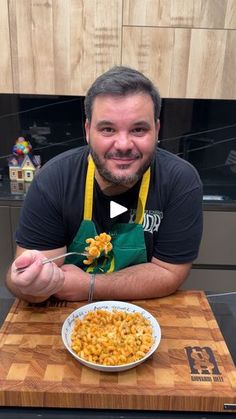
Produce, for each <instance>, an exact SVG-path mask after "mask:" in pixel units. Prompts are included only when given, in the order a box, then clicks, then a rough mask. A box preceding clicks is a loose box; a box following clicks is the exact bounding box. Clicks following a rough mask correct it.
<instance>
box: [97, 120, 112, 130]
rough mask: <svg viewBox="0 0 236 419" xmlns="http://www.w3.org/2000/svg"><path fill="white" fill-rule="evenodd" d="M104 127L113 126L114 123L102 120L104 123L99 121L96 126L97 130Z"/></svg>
mask: <svg viewBox="0 0 236 419" xmlns="http://www.w3.org/2000/svg"><path fill="white" fill-rule="evenodd" d="M104 125H113V122H111V121H108V120H106V119H104V120H102V121H98V122H97V124H96V128H102V127H104Z"/></svg>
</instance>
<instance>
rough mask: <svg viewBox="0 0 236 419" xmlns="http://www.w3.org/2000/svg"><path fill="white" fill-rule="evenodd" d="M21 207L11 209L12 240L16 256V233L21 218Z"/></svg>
mask: <svg viewBox="0 0 236 419" xmlns="http://www.w3.org/2000/svg"><path fill="white" fill-rule="evenodd" d="M20 210H21V208H20V207H11V209H10V219H11V238H12V250H13V254H15V249H16V242H15V231H16V228H17V225H18V220H19V216H20Z"/></svg>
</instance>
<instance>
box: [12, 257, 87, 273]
mask: <svg viewBox="0 0 236 419" xmlns="http://www.w3.org/2000/svg"><path fill="white" fill-rule="evenodd" d="M70 255H78V256H88V253H87V252H67V253H63V255H59V256H54V257H53V258H48V259H44V260H42V265H45V264H46V263H50V262H53V261H54V260H57V259H61V258H63V257H66V256H70ZM27 268H28V266H23V267H22V268H16V269H15V270H14V272H17V273H21V272H24V271H25V270H26V269H27Z"/></svg>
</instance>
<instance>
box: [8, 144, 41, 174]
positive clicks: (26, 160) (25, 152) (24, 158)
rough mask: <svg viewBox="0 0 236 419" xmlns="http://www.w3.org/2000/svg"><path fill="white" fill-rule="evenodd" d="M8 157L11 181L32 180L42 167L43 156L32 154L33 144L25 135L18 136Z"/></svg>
mask: <svg viewBox="0 0 236 419" xmlns="http://www.w3.org/2000/svg"><path fill="white" fill-rule="evenodd" d="M12 154H13V155H12V156H11V157H10V158H9V159H8V167H9V177H10V180H11V181H20V182H22V181H23V182H32V180H33V178H34V176H35V175H36V174H37V172H38V170H39V169H40V167H41V158H40V156H38V155H33V154H32V145H31V144H30V142H29V141H28V140H26V139H25V138H24V137H19V138H17V140H16V142H15V145H14V147H13V149H12Z"/></svg>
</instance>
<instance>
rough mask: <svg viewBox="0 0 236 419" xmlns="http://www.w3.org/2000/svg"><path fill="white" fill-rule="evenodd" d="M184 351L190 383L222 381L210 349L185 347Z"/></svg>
mask: <svg viewBox="0 0 236 419" xmlns="http://www.w3.org/2000/svg"><path fill="white" fill-rule="evenodd" d="M184 349H185V351H186V354H187V358H188V363H189V367H190V374H191V380H192V381H209V382H222V381H224V379H223V377H222V375H221V372H220V370H219V368H218V365H217V362H216V359H215V356H214V353H213V351H212V349H211V348H209V347H208V346H204V347H200V346H186V347H185V348H184Z"/></svg>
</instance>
